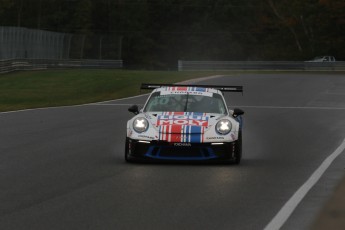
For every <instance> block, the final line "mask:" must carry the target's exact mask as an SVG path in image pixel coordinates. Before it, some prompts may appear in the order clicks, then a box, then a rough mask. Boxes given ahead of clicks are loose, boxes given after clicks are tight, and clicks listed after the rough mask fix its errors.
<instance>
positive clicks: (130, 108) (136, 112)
mask: <svg viewBox="0 0 345 230" xmlns="http://www.w3.org/2000/svg"><path fill="white" fill-rule="evenodd" d="M128 111H129V112H131V113H134V114H135V115H137V114H138V113H139V108H138V106H137V105H132V106H131V107H129V108H128Z"/></svg>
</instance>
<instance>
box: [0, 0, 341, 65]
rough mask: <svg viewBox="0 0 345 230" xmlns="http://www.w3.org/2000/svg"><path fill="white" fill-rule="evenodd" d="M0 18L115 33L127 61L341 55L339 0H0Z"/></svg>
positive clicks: (53, 27) (27, 24) (63, 29)
mask: <svg viewBox="0 0 345 230" xmlns="http://www.w3.org/2000/svg"><path fill="white" fill-rule="evenodd" d="M0 26H11V27H26V28H32V29H39V30H48V31H56V32H63V33H71V34H78V35H91V36H92V35H104V36H108V37H109V36H110V37H111V36H113V37H114V38H115V37H116V38H120V41H121V43H120V45H121V58H122V59H123V60H124V63H126V65H127V66H128V67H133V68H147V69H171V68H176V65H177V60H226V61H246V60H251V61H253V60H254V61H255V60H258V61H278V60H287V61H299V60H308V59H311V58H313V57H314V56H318V55H332V56H335V57H336V58H337V60H344V59H345V1H344V0H303V1H301V0H246V1H243V0H0ZM89 43H90V44H88V46H90V47H91V46H92V45H93V44H92V42H89ZM116 44H119V43H118V42H117V43H116ZM109 49H111V47H110V48H109ZM89 55H90V56H89V57H85V58H93V57H92V54H89ZM95 56H97V55H95Z"/></svg>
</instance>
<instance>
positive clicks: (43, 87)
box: [0, 70, 220, 112]
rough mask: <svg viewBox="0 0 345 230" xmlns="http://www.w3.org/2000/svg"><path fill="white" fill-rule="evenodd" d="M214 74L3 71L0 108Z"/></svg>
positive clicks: (69, 100) (123, 92) (123, 93)
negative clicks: (143, 83)
mask: <svg viewBox="0 0 345 230" xmlns="http://www.w3.org/2000/svg"><path fill="white" fill-rule="evenodd" d="M213 74H214V73H213ZM217 74H220V73H219V72H217ZM210 75H212V73H210V72H177V71H127V70H58V71H55V70H54V71H53V70H47V71H27V72H15V73H9V74H2V75H0V111H2V112H3V111H13V110H20V109H28V108H41V107H50V106H62V105H76V104H84V103H91V102H97V101H105V100H111V99H117V98H123V97H128V96H133V95H138V94H140V89H139V86H140V84H141V83H142V82H150V83H174V82H179V81H183V80H187V79H192V78H197V77H205V76H210Z"/></svg>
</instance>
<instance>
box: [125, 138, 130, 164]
mask: <svg viewBox="0 0 345 230" xmlns="http://www.w3.org/2000/svg"><path fill="white" fill-rule="evenodd" d="M125 161H126V162H130V160H129V140H128V137H126V143H125Z"/></svg>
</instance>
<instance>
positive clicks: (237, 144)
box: [234, 131, 242, 165]
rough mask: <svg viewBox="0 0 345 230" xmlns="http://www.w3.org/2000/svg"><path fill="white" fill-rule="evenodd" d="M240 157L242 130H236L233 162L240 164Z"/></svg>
mask: <svg viewBox="0 0 345 230" xmlns="http://www.w3.org/2000/svg"><path fill="white" fill-rule="evenodd" d="M241 159H242V131H239V132H238V139H237V141H236V142H235V160H234V164H236V165H238V164H240V162H241Z"/></svg>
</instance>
